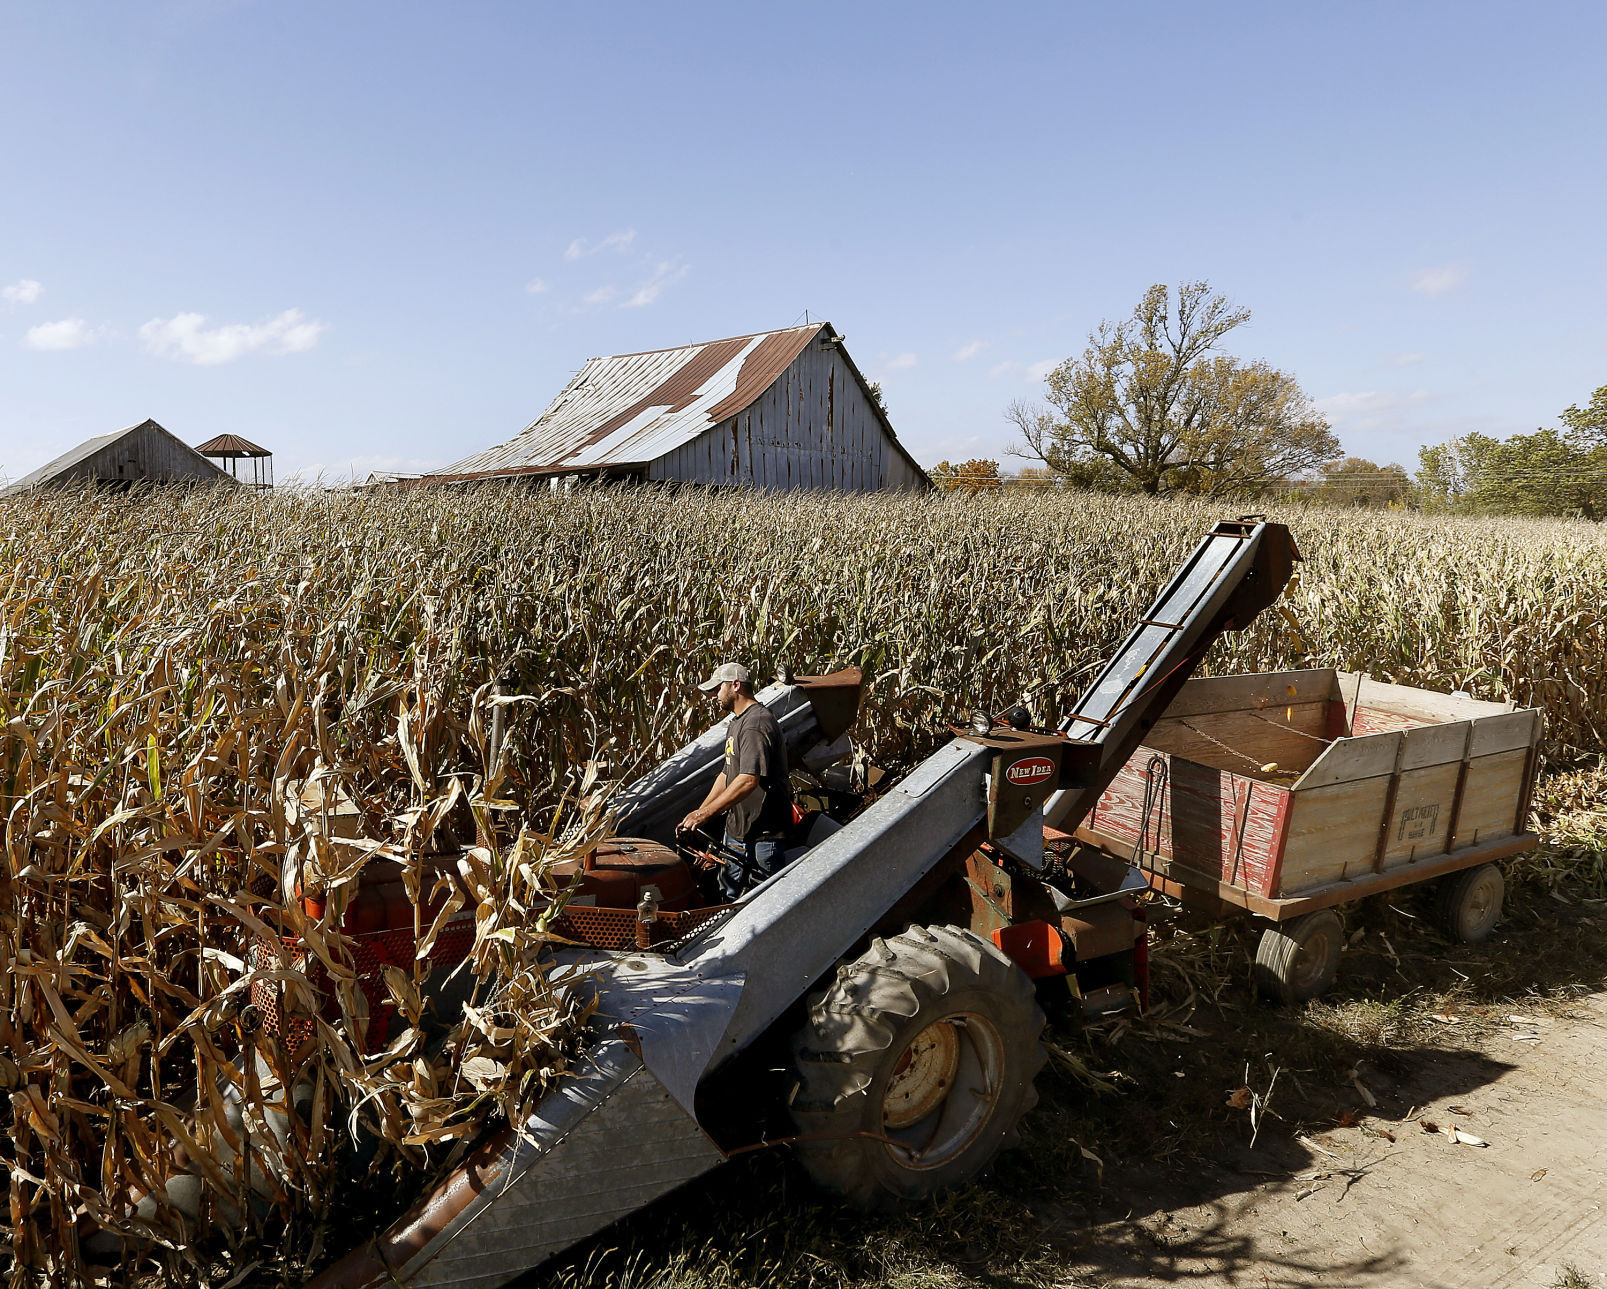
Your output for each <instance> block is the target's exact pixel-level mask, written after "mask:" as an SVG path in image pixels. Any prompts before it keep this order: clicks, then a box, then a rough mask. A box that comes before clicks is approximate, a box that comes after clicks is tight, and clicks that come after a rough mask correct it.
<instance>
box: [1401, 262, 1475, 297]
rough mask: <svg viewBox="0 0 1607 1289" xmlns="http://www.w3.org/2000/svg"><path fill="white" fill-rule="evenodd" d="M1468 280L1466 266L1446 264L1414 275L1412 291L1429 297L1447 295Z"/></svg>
mask: <svg viewBox="0 0 1607 1289" xmlns="http://www.w3.org/2000/svg"><path fill="white" fill-rule="evenodd" d="M1467 280H1468V267H1467V265H1466V264H1446V265H1443V266H1442V267H1440V268H1437V269H1422V270H1420V271H1419V272H1416V273H1414V274H1412V290H1414V291H1417V292H1419V293H1420V294H1422V295H1426V296H1429V297H1431V298H1432V297H1434V296H1441V295H1445V294H1446V293H1447V292H1450V291H1454V290H1456V288H1457V287H1459V286H1461V285H1462V284H1463V283H1464V282H1466V281H1467Z"/></svg>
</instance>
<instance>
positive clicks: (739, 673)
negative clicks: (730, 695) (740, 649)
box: [698, 662, 753, 694]
mask: <svg viewBox="0 0 1607 1289" xmlns="http://www.w3.org/2000/svg"><path fill="white" fill-rule="evenodd" d="M728 680H740V681H741V682H742V683H743V684H744V685H751V684H752V683H753V677H752V676H751V675H749V674H748V669H747V668H746V667H744V666H743V665H742V664H741V663H740V662H722V663H721V664H720V665H719V666H718V667H716V668H715V669H714V672H713V674H712V675H710V677H709V678H708V679H707V680H705V681H704V682H703V683H702V684H701V685H699V686H698V688H699V689H701V690H702V691H703V692H704V693H705V694H712V693H713V692H714V691H715V690H716V689H718V688H719V687H720V686H721V685H723V684H724V683H725V682H726V681H728Z"/></svg>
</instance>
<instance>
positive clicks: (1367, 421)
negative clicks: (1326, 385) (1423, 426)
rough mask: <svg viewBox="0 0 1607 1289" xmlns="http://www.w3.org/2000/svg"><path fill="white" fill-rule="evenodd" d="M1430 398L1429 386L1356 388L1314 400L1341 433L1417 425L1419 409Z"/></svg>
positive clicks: (1317, 407)
mask: <svg viewBox="0 0 1607 1289" xmlns="http://www.w3.org/2000/svg"><path fill="white" fill-rule="evenodd" d="M1428 401H1429V392H1428V390H1426V389H1415V390H1410V391H1406V392H1402V391H1399V390H1378V389H1367V390H1356V391H1354V392H1349V393H1343V394H1330V395H1328V397H1326V398H1319V399H1316V400H1314V405H1315V407H1316V409H1317V410H1318V411H1319V412H1321V413H1322V414H1323V415H1324V416H1326V417H1327V418H1328V420H1329V422H1330V423H1331V424H1332V425H1333V427H1334V429H1336V430H1338V431H1339V432H1340V433H1342V434H1356V433H1359V432H1364V431H1368V430H1391V431H1394V430H1399V429H1401V428H1402V427H1403V426H1404V425H1405V424H1407V423H1412V424H1416V423H1417V422H1418V420H1419V417H1420V409H1422V408H1423V406H1424V404H1426V403H1427V402H1428Z"/></svg>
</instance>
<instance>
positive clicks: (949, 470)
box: [926, 459, 1003, 496]
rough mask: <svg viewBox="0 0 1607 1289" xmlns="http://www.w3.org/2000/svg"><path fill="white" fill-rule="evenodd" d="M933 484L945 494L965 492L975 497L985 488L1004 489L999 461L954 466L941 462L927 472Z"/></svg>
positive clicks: (982, 461) (961, 463)
mask: <svg viewBox="0 0 1607 1289" xmlns="http://www.w3.org/2000/svg"><path fill="white" fill-rule="evenodd" d="M926 473H927V476H928V477H929V478H930V479H931V480H932V482H933V483H934V484H935V485H936V486H937V487H939V488H941V489H942V490H943V491H944V492H963V493H965V494H966V496H975V495H976V494H977V493H979V492H981V491H982V490H983V489H985V488H998V487H1002V486H1003V485H1002V483H1001V482H1000V479H999V463H998V462H997V461H986V460H981V459H977V460H972V461H962V462H960V464H959V465H953V464H951V463H950V462H948V461H939V462H938V463H937V464H936V465H935V466H933V467H932V468H931V469H930V470H928V471H927V472H926Z"/></svg>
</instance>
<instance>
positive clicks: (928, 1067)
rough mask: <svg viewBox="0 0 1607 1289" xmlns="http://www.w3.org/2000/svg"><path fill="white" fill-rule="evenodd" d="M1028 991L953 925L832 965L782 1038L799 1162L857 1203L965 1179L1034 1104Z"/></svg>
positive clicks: (1037, 1019)
mask: <svg viewBox="0 0 1607 1289" xmlns="http://www.w3.org/2000/svg"><path fill="white" fill-rule="evenodd" d="M1043 1025H1044V1015H1043V1012H1042V1011H1041V1010H1040V1009H1039V1007H1038V1003H1037V999H1036V997H1035V995H1034V991H1033V984H1032V981H1031V980H1029V979H1028V978H1027V976H1026V974H1025V973H1024V972H1023V971H1022V970H1021V969H1020V968H1019V967H1017V966H1016V965H1015V964H1014V963H1013V962H1011V961H1010V959H1008V958H1007V957H1005V956H1004V954H1003V953H1001V952H1000V951H999V950H998V949H997V948H995V947H994V946H993V945H992V944H990V943H988V942H987V941H986V940H983V939H981V938H980V937H978V936H976V935H974V934H973V933H972V932H970V931H967V930H964V929H962V928H960V927H954V926H933V927H911V928H910V929H909V930H907V931H904V932H902V933H901V934H899V935H895V936H891V937H889V938H887V939H885V940H883V939H881V938H877V939H874V940H872V941H871V945H870V948H869V949H867V950H866V951H865V952H864V953H863V954H861V955H860V956H859V957H858V958H856V959H854V960H853V961H852V962H846V963H843V964H841V965H840V966H839V967H838V968H837V974H836V977H835V979H833V980H832V982H831V983H830V984H829V985H828V986H827V987H826V988H825V989H823V990H821V991H820V992H819V993H816V994H815V995H813V996H812V997H811V998H810V999H809V1001H808V1015H807V1019H806V1021H805V1023H804V1025H803V1026H802V1027H801V1028H800V1029H799V1030H798V1032H797V1034H796V1035H794V1037H793V1042H792V1066H793V1076H794V1079H793V1084H792V1089H791V1094H790V1097H789V1100H788V1107H789V1109H790V1111H791V1114H792V1119H793V1122H794V1124H795V1125H796V1126H797V1129H798V1138H799V1139H798V1140H797V1141H795V1142H794V1149H795V1151H796V1154H797V1157H798V1160H799V1162H800V1163H801V1164H802V1165H803V1167H804V1169H805V1171H807V1172H808V1173H809V1175H810V1177H811V1178H812V1179H813V1180H814V1181H815V1182H816V1183H817V1184H818V1185H820V1186H822V1187H824V1188H825V1189H827V1190H831V1191H836V1192H837V1193H838V1194H840V1195H842V1196H843V1197H845V1198H846V1199H847V1200H848V1201H849V1202H850V1203H851V1204H854V1205H855V1206H856V1207H859V1208H863V1209H868V1210H876V1209H885V1208H890V1207H895V1206H897V1205H900V1204H905V1203H909V1202H911V1201H914V1200H918V1199H921V1198H924V1197H926V1196H928V1195H933V1194H936V1193H938V1192H939V1191H943V1190H947V1189H948V1188H950V1187H953V1186H959V1185H962V1184H964V1183H965V1182H967V1181H970V1180H971V1179H972V1178H973V1177H975V1176H976V1175H977V1174H978V1173H980V1172H981V1171H982V1170H983V1169H984V1168H986V1167H987V1166H988V1164H990V1163H991V1162H992V1161H993V1159H994V1157H995V1156H996V1155H997V1154H998V1153H999V1151H1000V1150H1002V1149H1004V1148H1005V1147H1007V1146H1012V1145H1015V1144H1016V1143H1017V1141H1018V1140H1019V1138H1018V1135H1017V1125H1018V1123H1019V1121H1020V1119H1021V1116H1022V1115H1023V1114H1025V1113H1026V1112H1027V1111H1028V1110H1030V1109H1031V1108H1032V1107H1033V1106H1034V1105H1036V1104H1037V1100H1038V1095H1037V1092H1036V1090H1035V1089H1034V1088H1033V1079H1034V1078H1035V1077H1036V1076H1037V1073H1038V1071H1039V1069H1040V1068H1041V1067H1042V1066H1043V1063H1044V1050H1043V1047H1042V1046H1041V1044H1040V1043H1039V1041H1038V1037H1039V1034H1040V1033H1041V1032H1042V1030H1043Z"/></svg>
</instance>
